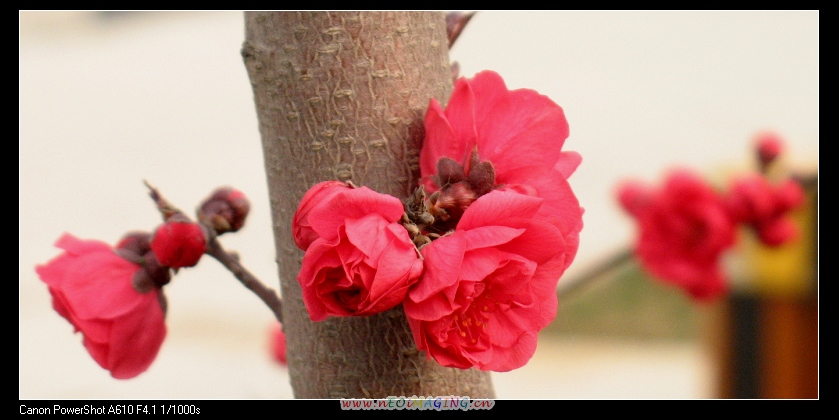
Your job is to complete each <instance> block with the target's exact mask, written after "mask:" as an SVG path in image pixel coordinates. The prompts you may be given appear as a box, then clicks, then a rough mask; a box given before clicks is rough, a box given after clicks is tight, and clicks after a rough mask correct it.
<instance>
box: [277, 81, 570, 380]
mask: <svg viewBox="0 0 839 420" xmlns="http://www.w3.org/2000/svg"><path fill="white" fill-rule="evenodd" d="M425 132H426V135H425V141H424V143H423V147H422V149H421V151H420V171H421V176H422V177H421V181H420V185H419V188H418V189H417V190H416V192H415V193H414V194H413V196H412V197H410V198H409V199H408V200H407V201H406V202H405V203H402V202H400V201H399V200H398V199H396V198H395V197H392V196H388V195H385V194H380V193H377V192H374V191H372V190H369V189H368V188H365V187H361V188H356V187H355V186H353V185H352V184H345V183H342V182H338V181H327V182H322V183H319V184H317V185H315V186H314V187H312V189H310V190H309V191H308V192H307V193H306V195H305V196H304V197H303V199H302V201H301V203H300V205H299V207H298V210H297V212H296V214H295V215H294V219H293V226H292V230H293V234H294V241H295V243H296V244H297V246H298V247H300V248H301V249H303V250H305V251H306V253H305V256H304V258H303V266H302V269H301V270H300V273H299V275H298V281H299V283H300V285H301V288H302V292H303V299H304V302H305V304H306V307H307V309H308V311H309V315H310V317H311V319H312V320H315V321H321V320H324V319H326V318H327V317H329V316H363V315H372V314H375V313H379V312H382V311H385V310H388V309H391V308H393V307H395V306H397V305H399V304H402V305H403V306H404V310H405V314H406V316H407V318H408V321H409V324H410V327H411V330H412V333H413V336H414V340H415V342H416V345H417V348H419V349H420V350H424V351H425V352H426V353H427V356H428V357H430V358H434V359H435V360H436V361H437V362H438V363H440V364H441V365H443V366H449V367H457V368H461V369H467V368H471V367H477V368H478V369H482V370H494V371H508V370H511V369H515V368H518V367H521V366H523V365H524V364H525V363H526V362H527V361H528V360H529V359H530V358H531V357H532V356H533V354H534V352H535V349H536V338H537V333H538V332H539V330H541V329H543V328H544V327H545V326H547V325H548V323H550V322H551V320H553V318H554V317H555V315H556V311H557V295H556V285H557V282H558V281H559V278H560V277H561V276H562V274H563V272H564V271H565V269H566V268H567V267H568V266H569V265H570V264H571V262H572V261H573V259H574V256H575V255H576V252H577V248H578V245H579V233H580V230H581V229H582V226H583V222H582V213H583V210H582V208H581V207H580V205H579V202H578V201H577V198H576V196H575V195H574V193H573V191H572V190H571V187H570V185H569V184H568V177H569V176H570V175H571V174H572V173H573V172H574V170H575V169H576V168H577V166H578V165H579V163H580V161H581V157H580V155H579V154H577V153H575V152H567V151H562V145H563V143H564V141H565V139H566V138H567V137H568V123H567V121H566V119H565V115H564V113H563V110H562V108H560V107H559V105H557V104H556V103H554V102H553V101H552V100H550V99H549V98H548V97H546V96H544V95H540V94H539V93H538V92H536V91H533V90H529V89H517V90H509V89H507V86H506V85H505V84H504V81H503V80H502V79H501V77H500V76H499V75H498V74H496V73H494V72H491V71H484V72H481V73H478V74H477V75H476V76H475V77H474V78H472V79H466V78H460V79H458V80H457V81H456V83H455V88H454V92H453V93H452V97H451V99H450V100H449V103H448V106H447V107H446V108H445V109H443V107H442V106H441V105H440V103H439V102H437V101H436V100H434V99H432V100H431V103H430V105H429V108H428V111H427V112H426V116H425Z"/></svg>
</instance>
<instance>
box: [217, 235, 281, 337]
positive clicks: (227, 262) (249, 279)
mask: <svg viewBox="0 0 839 420" xmlns="http://www.w3.org/2000/svg"><path fill="white" fill-rule="evenodd" d="M205 253H206V254H207V255H209V256H211V257H213V258H215V259H216V260H218V262H220V263H221V264H222V265H223V266H225V267H226V268H227V269H228V270H230V272H231V273H233V275H234V276H235V277H236V279H238V280H239V282H240V283H242V284H243V285H244V286H245V287H247V288H248V289H249V290H250V291H252V292H253V293H254V294H256V295H257V296H259V298H260V299H262V301H263V302H265V304H266V305H267V306H268V308H270V309H271V311H272V312H274V316H275V317H276V318H277V321H280V322H283V302H282V300H281V299H280V297H279V296H278V295H277V292H276V291H274V289H271V288H270V287H266V286H265V285H264V284H262V282H260V281H259V279H257V278H256V277H255V276H254V275H253V274H251V272H250V271H248V270H247V269H246V268H245V267H243V266H242V264H241V263H239V258H237V257H236V254H233V253H231V252H227V251H225V250H224V248H222V247H221V244H220V243H219V241H218V239H216V238H215V237H213V239H211V240H210V242H209V243H208V244H207V251H206V252H205Z"/></svg>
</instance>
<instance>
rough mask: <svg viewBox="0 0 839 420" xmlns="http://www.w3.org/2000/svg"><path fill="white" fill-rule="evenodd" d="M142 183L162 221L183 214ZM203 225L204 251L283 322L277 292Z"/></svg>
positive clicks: (147, 184)
mask: <svg viewBox="0 0 839 420" xmlns="http://www.w3.org/2000/svg"><path fill="white" fill-rule="evenodd" d="M143 183H144V184H145V185H146V187H147V188H148V189H149V196H150V197H151V198H152V200H154V204H155V205H156V206H157V210H159V211H160V214H161V215H163V220H164V221H166V220H167V219H169V217H171V216H172V215H175V214H178V213H180V214H183V212H182V211H180V210H179V209H178V208H177V207H175V206H173V205H172V203H170V202H169V201H168V200H166V198H164V197H163V195H162V194H160V191H158V190H157V188H155V187H154V186H152V185H151V184H149V183H148V181H146V180H143ZM184 216H186V215H184ZM204 227H205V228H206V229H207V232H209V236H210V238H209V241H207V250H206V251H204V253H205V254H207V255H209V256H211V257H213V258H215V259H216V260H218V262H220V263H221V264H222V265H223V266H224V267H225V268H227V269H228V270H229V271H230V272H231V273H233V276H235V277H236V279H237V280H239V282H240V283H242V284H243V285H244V286H245V287H247V288H248V290H250V291H252V292H253V293H254V294H256V295H257V296H259V298H260V299H262V301H263V302H265V305H267V306H268V308H270V309H271V311H272V312H274V317H276V318H277V321H280V322H283V302H282V300H281V299H280V296H279V295H278V294H277V292H276V291H274V289H271V288H269V287H266V286H265V285H264V284H262V282H261V281H259V279H258V278H256V276H254V275H253V274H251V272H250V271H248V270H247V269H246V268H245V267H244V266H242V264H241V263H240V262H239V258H238V257H237V256H236V254H235V253H233V252H227V251H225V250H224V248H222V246H221V243H219V241H218V239H217V236H218V234H217V233H216V231H215V229H213V227H212V226H207V225H204Z"/></svg>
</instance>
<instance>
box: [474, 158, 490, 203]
mask: <svg viewBox="0 0 839 420" xmlns="http://www.w3.org/2000/svg"><path fill="white" fill-rule="evenodd" d="M468 182H469V185H470V186H471V187H472V190H473V191H474V192H475V194H476V196H477V197H480V196H482V195H484V194H486V193H488V192H490V191H492V189H493V188H494V187H495V167H493V166H492V163H491V162H490V161H488V160H485V161H483V162H480V163H478V164H477V165H474V166H472V168H471V169H470V170H469V177H468ZM477 197H476V198H477Z"/></svg>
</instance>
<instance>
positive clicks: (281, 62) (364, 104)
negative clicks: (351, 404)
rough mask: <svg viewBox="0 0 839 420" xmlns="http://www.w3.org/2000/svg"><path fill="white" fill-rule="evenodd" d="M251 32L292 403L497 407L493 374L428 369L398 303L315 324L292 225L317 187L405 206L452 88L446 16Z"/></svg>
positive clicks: (300, 19) (289, 21)
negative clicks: (431, 119) (434, 109)
mask: <svg viewBox="0 0 839 420" xmlns="http://www.w3.org/2000/svg"><path fill="white" fill-rule="evenodd" d="M245 27H246V40H245V43H244V46H243V48H242V56H243V57H244V60H245V64H246V66H247V69H248V74H249V76H250V80H251V84H252V86H253V91H254V98H255V101H256V108H257V113H258V117H259V128H260V133H261V135H262V145H263V150H264V157H265V170H266V174H267V177H268V188H269V195H270V199H271V211H272V216H273V222H274V237H275V245H276V248H277V262H278V264H279V270H280V279H281V281H280V283H281V289H282V295H283V300H284V303H283V305H284V306H283V319H284V329H285V332H286V337H287V344H288V366H289V374H290V377H291V385H292V387H293V389H294V394H295V397H297V398H384V397H387V396H408V397H410V396H414V395H416V396H446V395H457V396H469V397H471V398H493V397H494V391H493V388H492V383H491V380H490V376H489V373H488V372H481V371H477V370H474V369H470V370H460V369H451V368H444V367H441V366H440V365H438V364H437V363H436V362H435V361H434V360H427V358H426V355H425V354H424V353H422V352H419V351H418V350H417V348H416V346H415V344H414V341H413V338H412V335H411V331H410V329H409V327H408V323H407V321H406V318H405V314H404V311H403V310H402V307H401V306H399V307H397V308H394V309H392V310H390V311H387V312H385V313H381V314H378V315H375V316H370V317H357V318H356V317H353V318H330V319H328V320H326V321H324V322H317V323H315V322H311V321H310V319H309V316H308V313H307V312H306V307H305V305H304V304H303V300H302V297H301V291H300V285H299V284H298V282H297V273H298V271H299V270H300V265H301V262H302V258H303V252H302V251H300V250H299V249H297V248H296V247H295V245H294V241H293V239H292V234H291V218H292V216H293V215H294V211H295V209H296V208H297V205H298V203H299V202H300V199H301V198H302V197H303V194H304V193H305V192H306V190H308V189H309V188H310V187H311V186H313V185H315V184H316V183H318V182H321V181H325V180H334V179H338V180H342V181H348V180H352V181H353V183H355V184H356V185H363V186H367V187H369V188H371V189H373V190H375V191H378V192H381V193H386V194H390V195H393V196H396V197H398V198H400V199H403V198H406V197H407V196H408V195H409V194H410V193H411V192H412V190H413V189H414V188H415V187H416V186H417V179H418V176H419V174H418V172H419V169H418V159H419V148H420V146H421V145H422V139H423V134H424V132H423V131H424V130H423V115H424V113H425V110H426V108H427V106H428V102H429V99H430V98H432V97H433V98H437V99H438V100H440V101H441V102H442V103H445V102H446V101H448V98H449V95H450V94H451V89H452V81H451V77H452V76H451V72H450V70H449V60H448V47H447V37H446V23H445V16H444V14H443V13H432V12H247V13H245Z"/></svg>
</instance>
